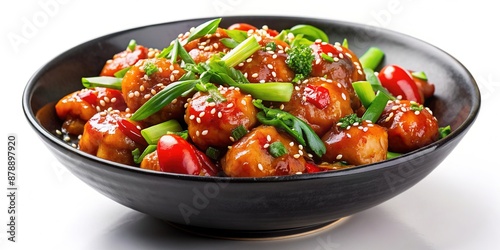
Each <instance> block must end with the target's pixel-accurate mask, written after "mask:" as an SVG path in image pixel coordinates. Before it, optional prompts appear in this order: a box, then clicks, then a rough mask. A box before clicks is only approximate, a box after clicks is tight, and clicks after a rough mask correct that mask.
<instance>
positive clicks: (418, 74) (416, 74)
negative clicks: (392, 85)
mask: <svg viewBox="0 0 500 250" xmlns="http://www.w3.org/2000/svg"><path fill="white" fill-rule="evenodd" d="M411 75H412V76H413V77H415V78H418V79H420V80H423V81H428V79H427V75H426V74H425V72H423V71H416V72H411Z"/></svg>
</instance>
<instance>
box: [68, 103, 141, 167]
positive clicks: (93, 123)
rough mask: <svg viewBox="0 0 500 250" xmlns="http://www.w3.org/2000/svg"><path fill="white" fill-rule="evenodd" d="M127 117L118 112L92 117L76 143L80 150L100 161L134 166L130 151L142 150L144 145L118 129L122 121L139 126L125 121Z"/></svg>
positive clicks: (98, 114)
mask: <svg viewBox="0 0 500 250" xmlns="http://www.w3.org/2000/svg"><path fill="white" fill-rule="evenodd" d="M129 115H130V114H129V113H126V112H120V111H110V112H104V111H103V112H99V113H97V114H95V115H94V116H92V118H90V120H88V122H87V123H86V124H85V128H84V131H83V134H82V137H81V139H80V142H79V143H78V147H79V148H80V150H82V151H84V152H87V153H89V154H92V155H95V156H97V157H99V158H102V159H106V160H110V161H114V162H118V163H123V164H127V165H135V163H134V157H133V156H132V151H133V150H134V149H137V148H139V149H141V150H143V149H144V145H141V144H139V143H137V142H135V141H134V140H132V139H131V138H129V137H128V136H127V135H126V134H125V133H124V132H123V130H122V129H121V128H120V125H119V123H120V122H123V121H122V120H126V122H128V123H131V124H133V125H139V124H135V123H133V122H132V121H129V120H127V117H128V116H129Z"/></svg>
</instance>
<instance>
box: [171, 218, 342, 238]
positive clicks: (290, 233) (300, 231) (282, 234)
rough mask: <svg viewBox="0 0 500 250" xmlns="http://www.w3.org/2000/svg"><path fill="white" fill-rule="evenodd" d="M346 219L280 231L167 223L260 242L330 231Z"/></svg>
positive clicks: (205, 233)
mask: <svg viewBox="0 0 500 250" xmlns="http://www.w3.org/2000/svg"><path fill="white" fill-rule="evenodd" d="M344 220H345V218H341V219H338V220H334V221H329V222H326V223H321V224H317V225H312V226H305V227H298V228H289V229H278V230H255V231H254V230H226V229H214V228H204V227H194V226H189V225H182V224H177V223H173V222H167V223H168V224H170V225H171V226H172V227H174V228H177V229H179V230H182V231H185V232H188V233H191V234H195V235H197V236H203V237H208V238H217V239H225V240H240V241H259V240H282V239H290V238H296V237H301V236H306V235H311V234H315V233H319V232H323V231H326V230H328V229H331V228H334V227H336V226H338V225H339V224H341V222H342V221H344Z"/></svg>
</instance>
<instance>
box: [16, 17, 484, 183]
mask: <svg viewBox="0 0 500 250" xmlns="http://www.w3.org/2000/svg"><path fill="white" fill-rule="evenodd" d="M259 17H260V18H276V19H287V20H289V19H293V18H295V19H301V20H309V21H314V22H331V23H336V24H341V25H346V26H349V27H353V28H356V29H361V28H363V29H371V28H373V29H377V31H381V32H383V33H390V34H391V35H396V36H399V37H402V38H405V39H410V40H415V41H418V42H420V43H423V44H425V45H426V46H431V47H433V48H434V49H437V50H438V51H439V52H441V53H443V55H446V56H448V57H449V59H450V60H452V61H454V62H455V63H457V64H458V65H459V66H460V67H461V69H462V70H463V71H464V72H465V73H466V74H467V77H468V78H464V79H465V80H466V81H470V83H471V84H470V85H471V86H470V87H471V88H472V90H473V94H474V95H473V97H472V99H471V100H472V103H471V104H472V105H471V109H470V110H469V112H468V114H467V117H466V118H465V120H464V121H463V123H462V124H460V126H458V127H456V128H455V129H454V130H452V131H451V133H450V134H449V135H448V136H446V137H444V138H441V139H439V140H437V141H435V142H433V143H431V144H429V145H427V146H424V147H422V148H419V149H417V150H414V151H411V152H409V153H406V154H403V155H401V156H399V157H396V158H393V159H388V160H384V161H381V162H377V163H372V164H365V165H358V166H354V167H351V168H345V169H340V170H330V171H323V172H318V173H304V174H297V175H284V176H267V177H226V176H197V175H188V174H177V173H169V172H161V171H154V170H149V169H142V168H140V167H136V166H129V165H126V164H121V163H117V162H113V161H110V160H106V159H102V158H99V157H97V156H94V155H91V154H88V153H85V152H83V151H81V150H78V149H76V148H74V147H72V146H70V145H68V143H65V142H64V141H63V140H61V139H60V138H58V137H57V136H56V135H54V134H52V133H51V132H50V131H48V130H47V129H45V128H44V127H43V126H42V125H41V124H40V123H39V122H38V121H37V119H36V114H35V113H34V112H33V110H32V109H31V104H30V100H31V97H32V90H33V88H34V86H35V85H36V82H37V80H38V79H39V78H40V76H42V75H43V74H44V72H45V71H46V70H47V69H50V68H51V66H52V65H54V64H57V62H58V61H59V60H61V59H62V58H64V57H65V56H66V55H68V54H71V53H72V52H74V51H75V50H78V49H80V48H82V47H85V46H87V45H88V44H91V43H95V42H96V41H98V40H102V39H106V38H108V37H114V36H118V35H120V34H122V33H126V32H131V31H134V30H140V29H145V28H148V27H153V26H161V25H166V24H175V23H182V22H191V21H200V22H201V21H207V20H210V19H214V18H222V19H223V20H224V19H227V18H239V19H251V18H259ZM480 106H481V94H480V91H479V87H478V85H477V82H476V80H475V79H474V77H473V76H472V74H471V73H470V72H469V70H468V69H467V68H466V67H465V66H464V65H463V64H462V63H461V62H460V61H459V60H458V59H456V58H455V57H454V56H452V55H450V54H449V53H447V52H446V51H444V50H442V49H441V48H439V47H437V46H435V45H432V44H430V43H428V42H426V41H423V40H421V39H419V38H416V37H413V36H411V35H407V34H404V33H401V32H398V31H393V30H390V29H387V28H383V27H376V26H371V25H368V24H361V23H355V22H350V21H343V20H336V19H326V18H314V17H306V16H304V17H294V16H287V15H241V16H240V15H224V16H207V17H199V18H187V19H180V20H175V21H168V22H161V23H155V24H148V25H142V26H137V27H133V28H129V29H124V30H119V31H115V32H112V33H108V34H106V35H102V36H98V37H95V38H92V39H90V40H87V41H85V42H82V43H80V44H78V45H76V46H73V47H71V48H70V49H67V50H65V51H63V52H61V53H60V54H58V55H56V56H55V57H53V58H52V59H50V60H49V61H48V62H47V63H45V64H43V65H42V66H41V67H40V68H39V69H38V70H36V71H35V72H34V73H33V74H32V76H31V77H30V78H29V80H28V82H27V83H26V86H25V87H24V90H23V93H22V108H23V113H24V115H25V117H26V119H27V120H28V121H29V123H30V125H31V126H32V127H33V128H34V129H35V130H36V132H38V133H37V134H38V136H40V137H42V138H44V139H45V141H46V142H50V143H52V144H53V145H54V146H57V147H59V148H62V149H65V150H69V152H71V153H73V154H78V155H79V156H81V157H83V158H87V159H88V160H91V161H93V162H96V163H97V164H101V165H105V166H107V167H109V168H112V169H116V170H122V171H126V172H134V173H136V174H142V175H148V176H156V177H161V178H172V179H182V180H188V181H210V182H231V183H253V182H255V183H263V182H288V181H299V180H310V179H322V178H335V177H340V176H345V175H352V174H358V173H365V172H370V171H376V170H379V169H381V168H384V167H388V166H393V165H398V164H399V163H403V162H407V161H410V160H412V159H414V158H415V157H416V156H419V155H425V153H427V152H431V151H434V150H435V149H437V148H439V147H442V146H445V145H447V144H449V143H450V142H451V141H452V140H454V139H455V138H457V137H460V136H462V135H463V134H464V133H466V132H467V130H468V129H469V128H470V127H471V125H472V124H473V123H474V121H475V120H476V118H477V116H478V114H479V110H480ZM65 167H66V166H65Z"/></svg>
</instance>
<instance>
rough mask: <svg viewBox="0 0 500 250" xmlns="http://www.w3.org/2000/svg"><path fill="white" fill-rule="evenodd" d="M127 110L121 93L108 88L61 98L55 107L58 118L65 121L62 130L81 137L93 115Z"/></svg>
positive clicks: (88, 90) (77, 92)
mask: <svg viewBox="0 0 500 250" xmlns="http://www.w3.org/2000/svg"><path fill="white" fill-rule="evenodd" d="M126 108H127V105H126V104H125V101H124V99H123V96H122V95H121V92H120V91H118V90H115V89H108V88H100V87H97V88H91V89H82V90H78V91H75V92H73V93H71V94H68V95H66V96H65V97H63V98H61V99H60V100H59V101H58V102H57V103H56V106H55V109H56V113H57V116H58V117H59V118H60V119H61V120H63V121H64V123H63V126H62V129H63V130H65V132H67V133H69V134H74V135H79V134H81V133H82V132H83V126H84V125H85V122H87V121H88V120H89V119H90V118H91V117H92V116H93V115H95V114H96V113H97V112H100V111H104V110H120V111H124V110H125V109H126Z"/></svg>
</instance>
